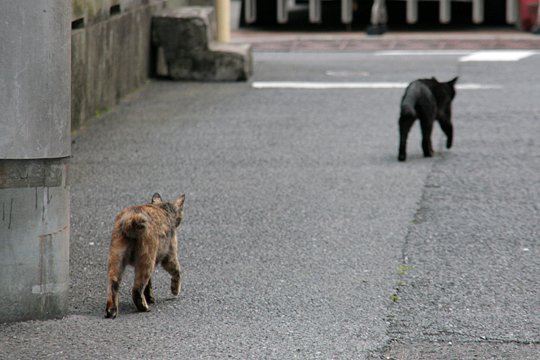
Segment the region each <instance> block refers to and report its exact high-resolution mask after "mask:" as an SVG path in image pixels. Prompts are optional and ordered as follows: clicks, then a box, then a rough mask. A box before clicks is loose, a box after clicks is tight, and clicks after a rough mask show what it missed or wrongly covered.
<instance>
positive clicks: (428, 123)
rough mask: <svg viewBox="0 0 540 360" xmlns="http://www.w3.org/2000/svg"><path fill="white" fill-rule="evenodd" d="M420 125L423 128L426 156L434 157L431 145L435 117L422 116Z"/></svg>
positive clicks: (423, 147) (423, 144) (423, 148)
mask: <svg viewBox="0 0 540 360" xmlns="http://www.w3.org/2000/svg"><path fill="white" fill-rule="evenodd" d="M420 127H421V129H422V150H423V152H424V157H432V156H433V146H432V145H431V132H432V130H433V119H432V118H427V117H421V118H420Z"/></svg>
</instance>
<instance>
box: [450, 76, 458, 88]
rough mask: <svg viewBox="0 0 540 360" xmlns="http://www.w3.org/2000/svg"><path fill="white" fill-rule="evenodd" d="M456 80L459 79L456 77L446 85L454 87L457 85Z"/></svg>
mask: <svg viewBox="0 0 540 360" xmlns="http://www.w3.org/2000/svg"><path fill="white" fill-rule="evenodd" d="M458 78H459V77H458V76H456V77H455V78H453V79H452V80H450V81H449V82H448V85H450V86H454V85H456V83H457V81H458Z"/></svg>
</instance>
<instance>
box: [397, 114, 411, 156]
mask: <svg viewBox="0 0 540 360" xmlns="http://www.w3.org/2000/svg"><path fill="white" fill-rule="evenodd" d="M414 120H415V118H414V117H411V116H404V115H402V116H401V117H400V118H399V154H398V160H399V161H405V160H406V159H407V137H408V136H409V131H410V130H411V126H412V125H413V123H414Z"/></svg>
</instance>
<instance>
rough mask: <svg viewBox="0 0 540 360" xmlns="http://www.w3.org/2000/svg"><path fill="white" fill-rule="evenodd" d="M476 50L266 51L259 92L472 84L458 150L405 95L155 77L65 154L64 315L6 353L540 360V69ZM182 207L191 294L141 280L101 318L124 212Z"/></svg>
mask: <svg viewBox="0 0 540 360" xmlns="http://www.w3.org/2000/svg"><path fill="white" fill-rule="evenodd" d="M463 55H464V54H461V53H460V54H458V53H453V52H450V53H444V54H438V55H430V54H423V55H420V54H418V53H416V54H414V55H404V54H394V55H388V54H387V55H381V54H378V53H357V54H354V53H350V54H329V53H327V54H294V53H288V54H277V53H257V54H255V71H256V72H255V77H254V79H253V80H254V81H258V82H267V81H285V80H286V81H297V82H305V81H311V82H312V81H318V82H331V83H335V82H340V83H350V82H355V83H365V82H370V83H379V82H392V83H402V82H409V81H411V80H413V79H415V78H418V77H426V76H432V75H433V76H437V77H438V78H440V79H441V80H446V79H450V78H451V77H453V76H456V75H459V76H460V84H462V85H464V84H481V85H497V86H499V88H492V89H484V90H467V89H461V90H458V95H457V98H456V100H455V103H454V125H455V134H456V135H455V142H454V148H452V149H451V150H449V151H448V150H446V149H444V147H443V144H444V139H443V136H442V133H441V131H440V130H439V129H438V128H437V129H436V130H435V132H434V135H433V136H434V137H433V139H434V144H435V148H436V155H435V157H434V158H432V159H424V158H423V157H422V156H421V149H420V144H419V141H420V140H419V134H418V133H419V131H418V125H416V127H415V128H413V131H412V133H411V138H410V140H409V147H408V154H409V157H408V160H407V162H406V163H398V162H397V140H398V136H397V116H398V110H399V106H398V104H399V99H400V97H401V95H402V92H403V89H400V88H377V87H376V86H375V88H372V89H332V90H304V89H254V88H252V86H251V83H226V84H224V83H207V84H202V83H177V82H167V81H164V82H160V81H153V82H150V83H149V84H148V85H147V86H146V87H145V88H144V89H142V90H141V91H140V92H138V93H136V94H133V96H131V97H130V98H129V99H126V101H124V102H123V103H122V104H121V105H120V106H118V107H117V108H115V109H113V110H112V111H111V112H109V113H107V114H106V115H104V116H103V117H101V118H99V119H96V120H95V121H93V122H92V123H91V124H89V125H88V126H87V127H86V128H85V129H83V130H81V131H80V132H79V134H78V135H77V136H76V137H75V138H74V144H73V158H72V161H71V169H70V179H71V180H70V181H71V184H72V185H71V191H72V219H71V220H72V229H71V231H72V242H71V245H72V246H71V281H72V285H71V305H70V314H69V315H68V316H67V317H66V318H64V319H62V320H56V321H35V322H24V323H15V324H3V325H0V348H1V349H2V350H1V353H0V358H6V359H23V358H32V359H43V358H52V359H75V358H77V359H96V358H100V359H107V358H111V359H113V358H114V359H135V358H148V359H150V358H154V359H172V358H174V359H223V358H233V359H248V358H254V359H293V358H300V359H372V358H394V359H416V358H418V359H449V358H456V359H469V358H478V359H484V358H485V359H490V358H508V359H534V358H538V354H539V353H540V291H539V290H538V289H539V288H540V277H539V276H538V274H539V272H540V257H539V251H540V249H539V234H540V228H539V226H540V225H539V212H540V144H539V142H538V135H539V134H540V121H539V119H538V114H539V113H540V102H538V100H537V97H538V94H539V93H540V84H539V83H538V79H537V78H535V77H536V75H537V73H538V67H539V62H540V56H539V55H532V56H530V57H527V58H524V59H522V60H520V61H516V62H459V59H460V58H461V57H462V56H463ZM156 191H157V192H160V193H161V194H162V196H163V197H164V198H168V199H171V198H173V197H174V196H176V195H178V194H180V193H186V205H185V223H184V224H183V226H182V229H181V231H180V236H179V240H180V246H179V258H180V262H181V264H182V266H183V270H184V272H183V275H184V278H183V279H184V281H183V291H182V293H181V295H180V296H179V297H178V298H175V297H173V296H172V295H170V293H169V290H168V289H169V277H168V275H167V274H166V273H165V272H164V271H163V270H159V271H158V272H157V273H156V275H155V277H154V285H155V288H156V298H157V302H158V303H157V304H156V305H155V306H154V307H153V308H152V311H151V312H149V313H136V312H135V307H134V306H133V304H132V303H131V300H130V296H129V293H130V287H131V282H132V280H133V272H132V271H131V270H128V271H127V274H126V276H125V278H124V281H123V284H122V286H121V305H120V315H119V317H118V318H117V319H116V320H109V319H104V318H103V315H104V308H105V300H106V259H107V252H108V245H109V237H110V232H111V229H112V224H113V218H114V216H115V214H116V212H118V211H119V210H120V209H121V208H122V207H124V206H127V205H131V204H138V203H143V202H146V201H149V200H150V198H151V196H152V194H153V193H154V192H156Z"/></svg>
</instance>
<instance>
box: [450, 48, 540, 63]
mask: <svg viewBox="0 0 540 360" xmlns="http://www.w3.org/2000/svg"><path fill="white" fill-rule="evenodd" d="M535 54H536V52H535V51H527V50H486V51H477V52H474V53H472V54H469V55H466V56H463V57H461V58H460V59H459V61H461V62H467V61H519V60H521V59H525V58H527V57H529V56H532V55H535Z"/></svg>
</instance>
